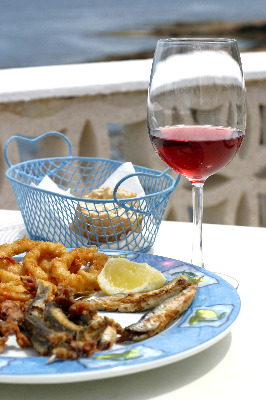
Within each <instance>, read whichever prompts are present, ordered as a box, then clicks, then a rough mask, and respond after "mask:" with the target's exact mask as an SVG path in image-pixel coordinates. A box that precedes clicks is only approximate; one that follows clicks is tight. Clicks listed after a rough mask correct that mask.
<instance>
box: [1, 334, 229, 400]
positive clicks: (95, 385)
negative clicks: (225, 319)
mask: <svg viewBox="0 0 266 400" xmlns="http://www.w3.org/2000/svg"><path fill="white" fill-rule="evenodd" d="M231 339H232V337H231V333H229V334H228V335H227V336H226V337H225V338H223V339H222V340H221V341H220V342H218V343H216V344H215V345H213V346H212V347H210V348H209V349H207V350H204V351H203V352H201V353H199V354H196V355H194V356H192V357H189V358H187V359H185V360H181V361H179V362H176V363H173V364H169V365H167V366H164V367H159V368H156V369H153V370H149V371H146V372H140V373H135V374H132V375H127V376H121V377H117V378H108V379H104V380H96V381H89V382H81V383H71V384H55V385H48V384H46V385H12V384H0V398H1V399H3V400H4V399H5V400H6V399H7V398H8V399H11V398H12V400H16V399H17V400H21V399H27V400H36V398H37V399H38V400H43V399H50V400H51V399H53V400H61V399H64V400H76V399H78V400H85V399H86V400H88V399H93V400H110V399H116V400H125V399H127V400H135V399H136V400H144V399H151V398H158V397H159V396H160V395H161V396H163V395H167V393H169V394H170V393H171V392H172V391H175V390H178V389H179V388H181V387H183V386H186V385H188V384H190V383H192V382H194V381H196V380H198V379H199V378H200V377H202V376H204V375H205V374H207V373H208V372H209V371H211V370H212V369H213V368H215V366H216V365H218V364H219V363H220V362H221V361H222V359H223V358H224V357H225V355H226V353H227V352H228V350H229V348H230V345H231ZM62 366H63V365H62ZM196 395H197V393H195V396H196Z"/></svg>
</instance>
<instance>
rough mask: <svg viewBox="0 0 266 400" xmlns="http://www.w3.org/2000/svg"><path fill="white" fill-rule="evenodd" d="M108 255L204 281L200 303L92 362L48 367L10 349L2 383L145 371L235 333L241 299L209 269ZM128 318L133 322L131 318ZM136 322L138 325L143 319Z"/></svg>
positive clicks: (0, 367) (0, 369)
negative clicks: (149, 334) (155, 332)
mask: <svg viewBox="0 0 266 400" xmlns="http://www.w3.org/2000/svg"><path fill="white" fill-rule="evenodd" d="M105 253H106V254H108V255H110V256H112V255H121V254H125V256H126V257H127V258H128V259H130V260H134V261H136V262H146V263H148V264H149V265H151V266H153V267H155V268H157V269H158V270H160V271H161V272H162V273H163V274H164V276H165V277H166V279H167V281H170V280H171V279H173V278H175V277H177V276H178V275H186V279H190V280H193V279H195V278H196V279H197V278H199V277H201V280H200V283H199V286H198V291H197V295H196V298H195V299H194V301H193V303H192V305H191V306H190V307H189V308H188V310H187V311H186V312H185V313H184V314H183V315H181V317H180V318H179V319H178V320H176V321H175V322H174V323H172V324H171V325H170V326H169V327H168V328H167V329H165V330H164V331H163V332H162V333H160V334H158V335H156V336H154V337H152V338H150V339H147V340H144V341H142V342H138V343H134V344H129V345H120V346H118V347H116V346H115V347H114V348H113V349H111V350H109V351H104V352H100V353H95V354H93V355H92V356H91V357H90V358H80V359H79V360H76V361H68V360H64V361H56V362H54V363H52V364H46V362H47V360H48V357H40V356H38V355H37V354H35V353H34V352H33V350H28V351H24V350H21V349H19V348H16V349H15V350H14V348H13V350H12V349H11V350H10V348H9V347H7V348H6V349H5V350H4V352H3V353H2V355H1V356H0V382H2V383H30V384H37V383H39V384H42V383H65V382H68V383H69V382H79V381H89V380H96V379H103V378H109V377H114V376H119V375H127V374H131V373H134V372H140V371H145V370H148V369H153V368H157V367H161V366H163V365H166V364H170V363H173V362H176V361H179V360H182V359H184V358H187V357H190V356H192V355H194V354H196V353H199V352H201V351H203V350H205V349H207V348H209V347H210V346H212V345H213V344H215V343H216V342H218V341H219V340H221V339H222V338H223V337H224V336H225V335H226V334H227V333H228V332H229V331H230V330H231V327H232V324H233V322H234V321H235V320H236V318H237V316H238V314H239V311H240V298H239V296H238V294H237V292H236V291H235V289H234V288H233V287H232V286H231V285H230V284H229V283H227V282H226V281H225V280H223V279H222V278H220V277H218V276H217V275H215V274H213V273H211V272H209V271H207V270H205V269H201V268H198V267H195V266H193V265H191V264H187V263H184V262H182V261H177V260H173V259H169V258H166V257H159V256H155V255H151V254H145V253H134V252H126V253H124V252H119V251H111V250H108V251H105ZM112 316H113V315H112ZM119 316H120V317H121V315H118V314H117V317H119ZM123 317H124V318H127V317H128V318H129V323H131V322H132V321H131V320H130V318H132V315H129V314H127V315H125V316H124V315H123ZM134 317H135V320H138V319H139V317H140V315H139V314H138V315H137V316H136V315H134ZM136 317H137V318H136ZM118 322H120V321H119V320H118ZM129 323H126V324H127V325H128V324H129Z"/></svg>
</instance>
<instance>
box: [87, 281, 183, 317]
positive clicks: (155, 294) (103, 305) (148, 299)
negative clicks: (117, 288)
mask: <svg viewBox="0 0 266 400" xmlns="http://www.w3.org/2000/svg"><path fill="white" fill-rule="evenodd" d="M188 285H189V283H188V282H187V281H186V280H185V279H183V278H180V277H179V278H176V279H173V280H172V281H171V282H169V283H167V284H166V285H164V286H163V287H161V288H160V289H156V290H151V291H149V292H144V293H128V294H118V295H114V296H104V297H94V298H92V299H89V302H90V304H93V305H94V306H95V307H96V309H97V310H99V311H118V312H128V313H132V312H140V311H145V310H148V309H149V308H152V307H155V306H157V305H158V304H159V303H161V302H162V301H163V300H165V299H167V298H168V297H171V296H173V295H176V294H178V293H180V292H181V291H182V290H184V289H185V288H186V287H187V286H188ZM84 297H85V296H84ZM81 298H82V296H81Z"/></svg>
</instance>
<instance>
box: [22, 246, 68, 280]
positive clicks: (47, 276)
mask: <svg viewBox="0 0 266 400" xmlns="http://www.w3.org/2000/svg"><path fill="white" fill-rule="evenodd" d="M65 253H66V247H65V246H63V245H62V244H60V243H51V242H39V243H37V244H35V246H34V247H33V248H32V249H31V250H30V251H29V252H28V253H27V254H26V255H25V256H24V258H23V266H24V268H25V270H26V272H27V274H30V275H32V276H35V277H36V278H38V279H42V280H44V281H48V282H52V283H56V282H55V280H54V278H53V276H52V275H51V273H50V272H51V261H52V260H53V259H54V258H56V257H61V256H62V255H63V254H65Z"/></svg>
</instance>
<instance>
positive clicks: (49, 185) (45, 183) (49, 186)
mask: <svg viewBox="0 0 266 400" xmlns="http://www.w3.org/2000/svg"><path fill="white" fill-rule="evenodd" d="M30 185H31V186H35V187H38V188H39V189H43V190H49V192H54V193H58V194H62V195H66V196H72V194H71V192H70V189H67V190H64V189H61V188H60V187H59V186H57V184H56V183H55V182H54V181H53V180H52V179H51V178H49V176H48V175H45V177H44V178H43V179H42V180H41V182H40V183H39V184H38V185H37V186H36V185H35V183H33V182H31V184H30Z"/></svg>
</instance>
